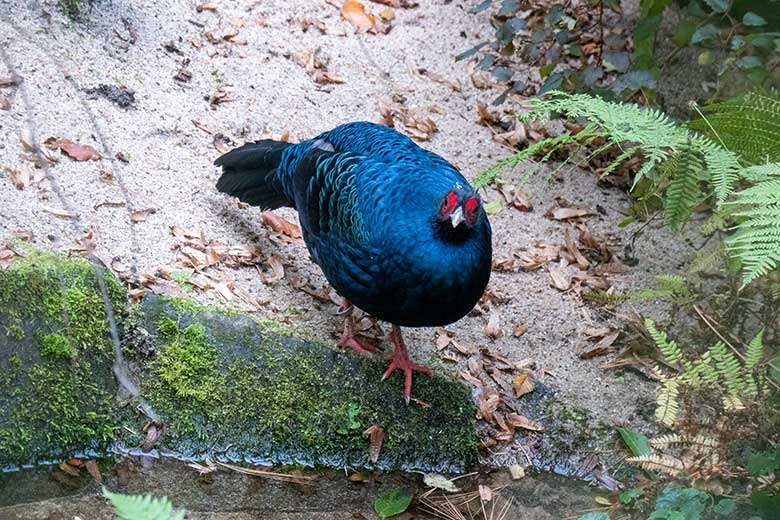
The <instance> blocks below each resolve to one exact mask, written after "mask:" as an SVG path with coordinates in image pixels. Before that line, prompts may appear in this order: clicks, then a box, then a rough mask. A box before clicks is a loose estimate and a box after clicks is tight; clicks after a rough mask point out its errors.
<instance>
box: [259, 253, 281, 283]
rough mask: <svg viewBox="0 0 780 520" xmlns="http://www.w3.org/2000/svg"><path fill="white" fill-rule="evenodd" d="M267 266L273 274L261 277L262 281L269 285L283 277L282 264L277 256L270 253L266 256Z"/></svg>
mask: <svg viewBox="0 0 780 520" xmlns="http://www.w3.org/2000/svg"><path fill="white" fill-rule="evenodd" d="M268 266H269V267H270V268H271V272H272V273H273V274H272V275H268V274H266V275H265V276H264V278H263V282H265V283H266V284H268V285H271V284H274V283H276V282H278V281H279V280H281V279H282V278H284V264H283V263H282V259H281V258H280V257H279V256H277V255H271V256H270V257H268Z"/></svg>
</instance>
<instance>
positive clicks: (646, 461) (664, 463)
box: [626, 454, 685, 476]
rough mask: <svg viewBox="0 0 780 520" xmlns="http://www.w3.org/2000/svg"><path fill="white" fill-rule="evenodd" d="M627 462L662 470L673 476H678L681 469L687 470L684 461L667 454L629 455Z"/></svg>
mask: <svg viewBox="0 0 780 520" xmlns="http://www.w3.org/2000/svg"><path fill="white" fill-rule="evenodd" d="M626 462H630V463H632V464H637V465H639V467H641V468H642V469H646V470H649V471H661V472H663V473H666V474H668V475H672V476H676V475H677V474H678V473H680V472H681V471H685V464H683V461H681V460H680V459H678V458H677V457H673V456H671V455H666V454H662V455H640V456H638V457H629V458H627V459H626Z"/></svg>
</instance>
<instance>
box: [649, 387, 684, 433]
mask: <svg viewBox="0 0 780 520" xmlns="http://www.w3.org/2000/svg"><path fill="white" fill-rule="evenodd" d="M679 386H680V382H679V381H677V380H676V379H667V380H665V381H662V382H661V384H660V385H659V387H658V395H657V396H656V399H655V402H656V409H655V418H656V420H657V421H658V422H660V423H662V424H665V425H666V426H669V427H672V426H674V423H675V422H676V421H677V411H678V410H679V407H680V403H679V402H678V400H677V396H678V394H679Z"/></svg>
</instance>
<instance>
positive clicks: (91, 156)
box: [47, 139, 103, 161]
mask: <svg viewBox="0 0 780 520" xmlns="http://www.w3.org/2000/svg"><path fill="white" fill-rule="evenodd" d="M47 146H48V147H49V148H50V149H52V150H60V151H61V152H62V153H64V154H65V155H67V156H68V157H70V158H71V159H73V160H75V161H98V160H100V159H102V158H103V156H102V155H100V154H99V153H98V151H97V150H95V149H94V148H92V147H91V146H89V145H88V144H78V143H75V142H73V141H71V140H70V139H56V140H54V141H49V140H47Z"/></svg>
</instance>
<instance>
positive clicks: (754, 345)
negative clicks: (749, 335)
mask: <svg viewBox="0 0 780 520" xmlns="http://www.w3.org/2000/svg"><path fill="white" fill-rule="evenodd" d="M763 357H764V331H763V330H760V331H759V332H758V334H756V336H755V337H754V338H753V339H752V340H751V341H750V343H749V344H748V348H747V351H745V370H746V371H747V372H750V371H751V370H753V368H754V367H755V366H756V365H758V364H759V363H760V362H761V358H763Z"/></svg>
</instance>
